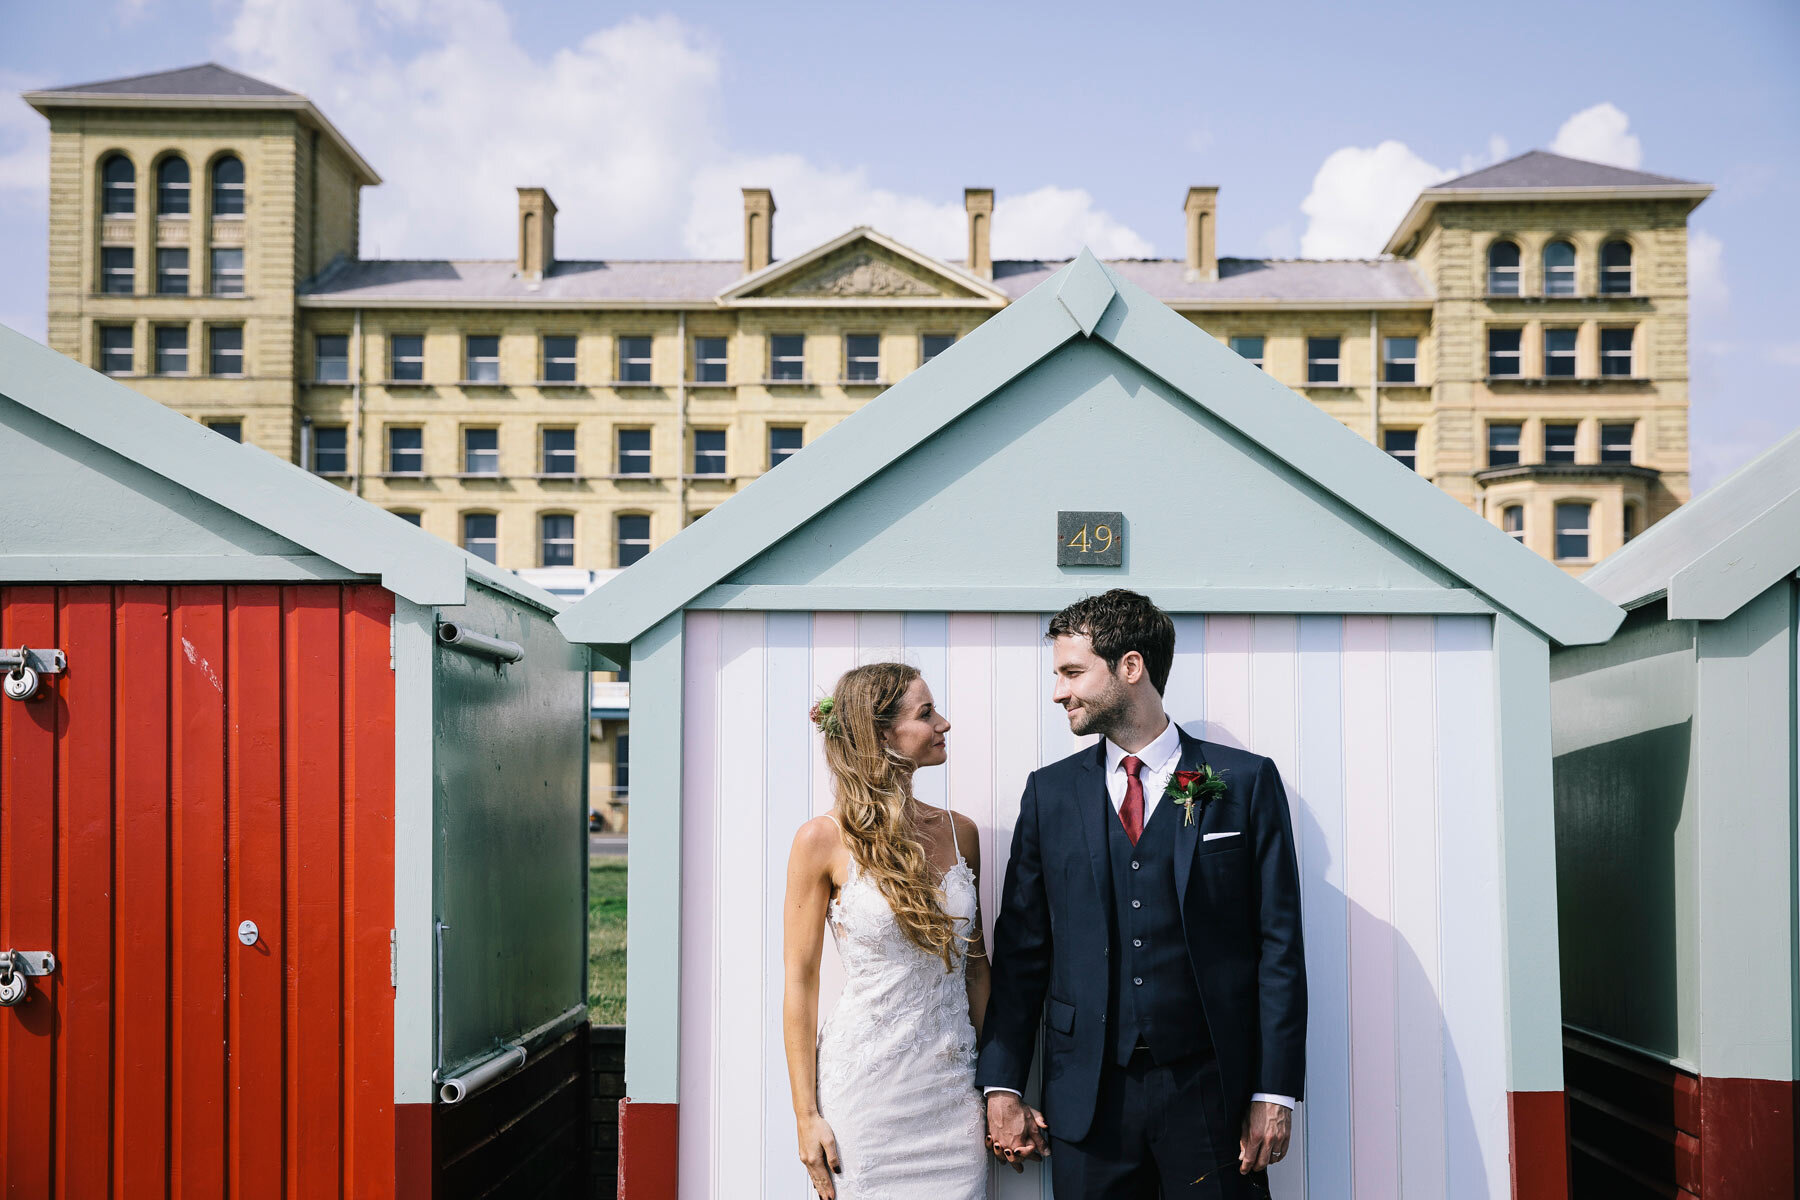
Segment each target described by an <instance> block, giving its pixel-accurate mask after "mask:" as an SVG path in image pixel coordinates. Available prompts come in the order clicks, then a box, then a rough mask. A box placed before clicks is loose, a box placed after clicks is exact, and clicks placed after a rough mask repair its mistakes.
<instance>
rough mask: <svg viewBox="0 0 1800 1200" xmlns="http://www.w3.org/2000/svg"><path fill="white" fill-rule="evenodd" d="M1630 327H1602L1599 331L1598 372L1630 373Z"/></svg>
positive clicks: (1606, 373)
mask: <svg viewBox="0 0 1800 1200" xmlns="http://www.w3.org/2000/svg"><path fill="white" fill-rule="evenodd" d="M1632 332H1633V331H1632V330H1630V329H1602V330H1601V331H1600V373H1601V374H1602V375H1625V376H1629V375H1630V374H1631V368H1632V362H1631V335H1632Z"/></svg>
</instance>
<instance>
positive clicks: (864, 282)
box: [720, 229, 1006, 307]
mask: <svg viewBox="0 0 1800 1200" xmlns="http://www.w3.org/2000/svg"><path fill="white" fill-rule="evenodd" d="M720 299H721V300H722V301H723V302H725V303H727V304H770V303H780V304H805V305H813V304H834V303H846V302H848V303H857V302H865V303H866V302H877V303H887V304H902V305H944V304H948V305H954V306H966V305H978V306H981V307H998V306H1000V305H1002V304H1004V303H1005V302H1006V297H1005V296H1004V295H1003V294H1002V293H1000V292H998V291H996V290H995V289H993V288H992V286H991V285H989V284H987V282H986V281H985V280H979V279H976V278H975V277H974V276H971V275H968V274H966V273H965V272H963V271H961V270H960V269H958V268H955V267H952V266H949V265H948V264H945V263H940V262H938V261H937V260H936V259H933V258H931V257H929V256H928V255H924V254H920V253H919V252H917V251H914V250H911V249H908V248H907V247H905V246H902V245H900V244H899V243H897V242H894V241H892V240H891V239H889V238H886V237H883V236H882V235H880V234H878V233H876V232H875V231H873V230H867V229H857V230H852V231H851V232H850V233H849V234H846V235H845V236H844V237H841V238H838V239H835V240H834V241H832V242H828V243H826V244H825V245H824V246H820V247H817V248H815V249H814V250H812V251H809V252H808V253H806V254H803V255H801V256H800V257H798V258H795V259H791V260H788V261H786V262H781V263H775V264H773V265H771V266H770V267H768V268H766V269H765V270H763V271H761V272H758V273H757V274H756V275H753V276H751V277H750V278H749V279H746V280H744V281H742V282H741V283H739V284H738V285H737V286H736V287H733V288H731V289H729V290H728V291H726V292H725V293H724V294H723V295H721V297H720Z"/></svg>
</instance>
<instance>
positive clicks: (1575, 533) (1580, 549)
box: [1556, 503, 1592, 559]
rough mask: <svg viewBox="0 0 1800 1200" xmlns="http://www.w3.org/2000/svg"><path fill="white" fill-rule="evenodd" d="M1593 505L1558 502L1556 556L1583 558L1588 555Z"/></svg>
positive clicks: (1559, 557) (1561, 557)
mask: <svg viewBox="0 0 1800 1200" xmlns="http://www.w3.org/2000/svg"><path fill="white" fill-rule="evenodd" d="M1591 509H1592V506H1591V505H1588V504H1576V503H1567V504H1558V505H1557V506H1556V557H1557V558H1558V559H1581V558H1586V557H1587V556H1588V517H1589V515H1590V512H1591Z"/></svg>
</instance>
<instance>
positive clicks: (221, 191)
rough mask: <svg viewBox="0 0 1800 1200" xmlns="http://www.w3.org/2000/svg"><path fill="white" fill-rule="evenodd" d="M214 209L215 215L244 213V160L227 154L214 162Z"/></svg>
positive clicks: (227, 215)
mask: <svg viewBox="0 0 1800 1200" xmlns="http://www.w3.org/2000/svg"><path fill="white" fill-rule="evenodd" d="M212 211H213V216H215V217H241V216H243V215H244V160H243V159H241V158H238V157H237V156H236V155H233V154H227V155H226V156H225V157H224V158H221V159H220V160H219V161H217V162H215V163H214V164H213V169H212Z"/></svg>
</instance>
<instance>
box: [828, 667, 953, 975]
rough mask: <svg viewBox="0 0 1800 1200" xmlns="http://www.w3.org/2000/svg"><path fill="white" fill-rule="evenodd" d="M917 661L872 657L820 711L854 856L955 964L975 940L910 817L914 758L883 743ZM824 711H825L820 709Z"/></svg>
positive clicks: (906, 926) (911, 925)
mask: <svg viewBox="0 0 1800 1200" xmlns="http://www.w3.org/2000/svg"><path fill="white" fill-rule="evenodd" d="M918 677H919V671H918V669H917V668H916V667H910V666H908V665H906V664H905V663H893V662H883V663H870V664H869V665H867V666H862V667H856V668H854V669H853V670H849V671H846V672H844V674H843V675H842V676H841V677H839V679H838V681H837V686H836V687H835V688H833V689H832V691H831V703H830V705H829V706H827V705H823V704H821V705H820V706H818V708H816V709H815V710H814V722H815V723H816V724H817V725H818V726H819V728H820V731H821V732H822V733H823V734H824V735H825V762H826V764H827V765H828V766H830V768H831V774H832V778H833V780H834V781H835V784H836V786H835V789H834V790H835V792H836V794H837V809H838V821H839V824H840V825H841V826H842V827H843V830H844V840H845V841H846V842H847V843H848V844H849V847H850V856H851V857H852V858H854V859H855V860H856V865H857V867H858V868H860V869H861V870H862V872H863V874H865V875H867V876H868V877H869V878H870V879H872V880H874V882H875V886H876V887H878V888H879V889H881V894H882V895H883V896H885V897H886V898H887V902H888V906H889V907H890V908H892V909H893V910H894V920H895V921H897V922H898V923H899V925H900V929H901V931H902V932H903V933H905V934H906V937H907V939H908V940H909V941H911V942H912V943H913V944H914V945H915V946H917V947H919V949H921V950H923V951H925V952H926V953H927V954H935V955H937V956H938V957H939V958H941V959H943V960H944V969H945V970H946V971H949V970H952V969H954V957H953V955H954V951H955V948H956V946H957V944H958V943H959V942H963V941H967V940H970V939H967V938H964V937H963V935H961V934H959V933H957V931H956V926H955V923H954V922H953V921H952V920H951V918H950V916H949V915H948V914H947V913H945V912H944V909H943V891H942V890H941V889H940V888H939V886H938V884H937V883H936V881H934V880H933V878H932V870H931V864H930V862H929V861H928V860H927V859H926V857H925V851H924V850H923V849H921V848H920V846H919V843H918V841H917V840H916V839H915V838H914V836H913V833H912V822H911V820H910V819H909V818H908V817H907V802H908V800H909V799H910V798H911V777H912V764H910V763H909V762H907V761H906V759H904V758H902V757H901V756H900V755H899V754H897V753H895V752H894V751H893V750H890V749H889V748H887V747H886V746H884V745H883V744H882V741H881V735H882V734H883V733H884V732H885V731H886V730H888V729H890V728H892V727H893V724H894V721H895V719H896V718H897V717H898V716H899V715H900V702H901V700H903V699H904V698H905V696H906V690H907V689H908V688H910V687H911V686H912V682H913V680H915V679H917V678H918ZM820 710H824V711H820Z"/></svg>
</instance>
